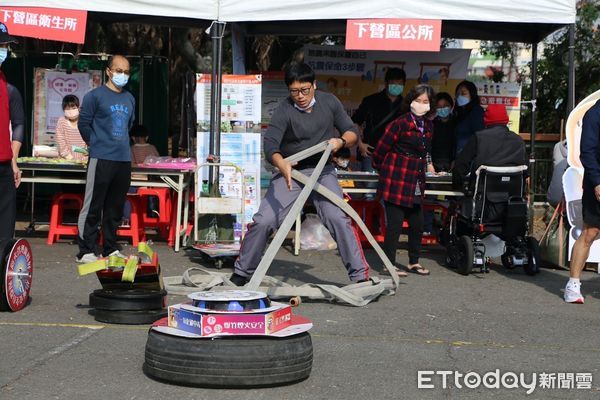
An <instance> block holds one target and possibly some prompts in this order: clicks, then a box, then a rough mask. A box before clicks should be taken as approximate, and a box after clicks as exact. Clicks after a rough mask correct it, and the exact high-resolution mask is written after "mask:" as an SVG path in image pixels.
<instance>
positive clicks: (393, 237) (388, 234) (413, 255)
mask: <svg viewBox="0 0 600 400" xmlns="http://www.w3.org/2000/svg"><path fill="white" fill-rule="evenodd" d="M385 215H386V219H387V226H386V231H385V239H384V241H383V251H384V252H385V255H386V256H387V257H388V258H389V259H390V261H391V262H392V264H394V261H395V259H396V250H397V249H398V239H399V238H400V234H401V233H402V223H403V222H404V218H406V220H407V221H408V263H409V264H417V263H418V262H419V255H420V252H421V237H422V236H423V210H422V208H421V205H420V204H415V205H414V206H413V207H402V206H398V205H396V204H392V203H389V202H387V201H386V202H385Z"/></svg>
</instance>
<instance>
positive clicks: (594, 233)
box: [564, 100, 600, 304]
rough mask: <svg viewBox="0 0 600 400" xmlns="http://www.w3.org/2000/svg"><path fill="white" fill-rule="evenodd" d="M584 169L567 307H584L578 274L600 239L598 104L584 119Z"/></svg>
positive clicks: (599, 106) (599, 115) (568, 284)
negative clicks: (579, 227) (580, 218)
mask: <svg viewBox="0 0 600 400" xmlns="http://www.w3.org/2000/svg"><path fill="white" fill-rule="evenodd" d="M579 152H580V155H579V159H580V160H581V164H582V165H583V168H584V172H583V196H582V198H581V205H582V208H583V232H581V235H580V236H579V238H577V241H575V244H574V245H573V254H572V256H571V267H570V269H571V271H570V274H569V281H568V282H567V286H566V287H565V293H564V298H565V301H566V302H567V303H578V304H583V296H582V295H581V281H580V280H579V278H580V276H581V271H583V267H584V266H585V263H586V261H587V258H588V256H589V255H590V248H591V247H592V244H593V243H594V241H595V240H596V239H598V237H599V236H600V100H599V101H597V102H596V104H594V105H593V106H592V107H591V108H590V109H589V110H588V111H587V112H586V113H585V115H584V117H583V127H582V130H581V142H580V144H579Z"/></svg>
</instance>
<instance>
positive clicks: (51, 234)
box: [46, 193, 83, 245]
mask: <svg viewBox="0 0 600 400" xmlns="http://www.w3.org/2000/svg"><path fill="white" fill-rule="evenodd" d="M68 203H76V204H77V207H76V208H75V209H76V210H77V211H80V210H81V208H82V207H83V193H57V194H55V195H54V197H52V205H51V206H50V207H51V208H50V229H49V231H48V239H47V240H46V244H48V245H52V244H54V242H56V241H58V240H60V237H61V236H63V235H69V236H77V234H78V228H77V224H65V223H64V222H63V217H64V210H65V209H68V208H72V207H67V204H68Z"/></svg>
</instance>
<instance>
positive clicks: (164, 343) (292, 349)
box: [144, 330, 313, 388]
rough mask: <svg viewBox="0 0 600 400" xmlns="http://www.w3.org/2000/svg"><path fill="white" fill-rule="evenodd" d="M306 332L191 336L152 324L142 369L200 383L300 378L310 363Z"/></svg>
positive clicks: (235, 384) (255, 383)
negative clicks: (280, 335)
mask: <svg viewBox="0 0 600 400" xmlns="http://www.w3.org/2000/svg"><path fill="white" fill-rule="evenodd" d="M312 360H313V347H312V341H311V338H310V335H309V334H308V333H307V332H305V333H301V334H298V335H294V336H289V337H284V338H277V337H272V336H232V337H221V338H216V339H214V340H211V339H191V338H189V339H188V338H183V337H178V336H172V335H167V334H163V333H160V332H156V331H153V330H151V331H150V332H149V334H148V341H147V342H146V356H145V363H144V372H145V373H146V374H147V375H148V376H150V377H151V378H155V379H158V380H161V381H166V382H171V383H175V384H179V385H187V386H202V387H222V388H223V387H226V388H245V387H265V386H277V385H283V384H288V383H293V382H298V381H301V380H304V379H306V378H308V376H309V375H310V372H311V369H312Z"/></svg>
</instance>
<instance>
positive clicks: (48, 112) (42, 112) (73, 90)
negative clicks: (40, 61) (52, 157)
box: [33, 68, 102, 147]
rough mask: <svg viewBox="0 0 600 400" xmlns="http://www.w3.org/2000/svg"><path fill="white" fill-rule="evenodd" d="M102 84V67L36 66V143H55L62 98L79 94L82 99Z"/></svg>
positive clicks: (34, 131)
mask: <svg viewBox="0 0 600 400" xmlns="http://www.w3.org/2000/svg"><path fill="white" fill-rule="evenodd" d="M101 84H102V72H101V71H95V70H94V71H87V72H73V73H67V72H65V71H56V70H47V69H44V68H36V69H35V78H34V89H33V90H34V107H33V110H34V111H33V144H34V145H35V146H39V145H43V146H50V147H54V146H55V144H56V141H55V134H56V123H57V121H58V119H59V118H60V117H62V116H63V114H64V112H63V109H62V100H63V98H64V97H65V96H66V95H75V96H77V97H78V98H79V101H80V102H81V101H83V96H85V95H86V93H87V92H89V91H90V90H92V89H93V88H95V87H98V86H100V85H101Z"/></svg>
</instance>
